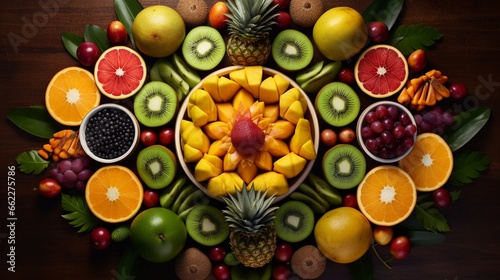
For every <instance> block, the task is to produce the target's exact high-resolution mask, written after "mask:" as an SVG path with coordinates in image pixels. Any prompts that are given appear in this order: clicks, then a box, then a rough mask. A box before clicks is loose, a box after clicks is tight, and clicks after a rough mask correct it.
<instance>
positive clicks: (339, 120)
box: [314, 82, 361, 127]
mask: <svg viewBox="0 0 500 280" xmlns="http://www.w3.org/2000/svg"><path fill="white" fill-rule="evenodd" d="M314 106H315V107H316V111H317V112H318V113H319V115H320V116H321V118H322V119H323V120H324V121H325V122H327V123H328V124H330V125H332V126H336V127H341V126H345V125H348V124H350V123H351V122H352V121H354V120H355V119H356V117H357V116H358V114H359V109H360V106H361V102H360V100H359V97H358V95H357V94H356V92H355V91H354V90H353V89H352V88H351V87H350V86H349V85H347V84H345V83H342V82H331V83H328V84H326V85H325V86H324V87H322V88H321V90H320V91H319V92H318V94H317V95H316V100H315V103H314Z"/></svg>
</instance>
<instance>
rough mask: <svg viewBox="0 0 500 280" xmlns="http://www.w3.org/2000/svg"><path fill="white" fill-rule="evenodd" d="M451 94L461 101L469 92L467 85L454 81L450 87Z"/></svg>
mask: <svg viewBox="0 0 500 280" xmlns="http://www.w3.org/2000/svg"><path fill="white" fill-rule="evenodd" d="M449 90H450V96H451V98H453V100H456V101H461V100H463V99H464V98H465V97H466V96H467V93H468V90H467V86H466V85H465V84H463V83H454V84H451V85H450V87H449Z"/></svg>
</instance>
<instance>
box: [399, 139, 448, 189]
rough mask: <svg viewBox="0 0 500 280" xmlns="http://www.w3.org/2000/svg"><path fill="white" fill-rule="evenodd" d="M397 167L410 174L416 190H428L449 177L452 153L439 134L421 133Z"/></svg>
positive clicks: (436, 187) (443, 182)
mask: <svg viewBox="0 0 500 280" xmlns="http://www.w3.org/2000/svg"><path fill="white" fill-rule="evenodd" d="M399 167H401V168H402V169H403V170H404V171H406V172H407V173H408V174H409V175H410V177H411V178H412V179H413V181H414V182H415V186H416V187H417V190H418V191H422V192H430V191H433V190H436V189H438V188H440V187H441V186H443V185H444V184H445V183H446V181H448V178H450V175H451V171H452V170H453V153H452V151H451V149H450V146H448V144H447V143H446V141H444V139H443V138H442V137H441V136H439V135H437V134H435V133H422V134H420V135H418V136H417V140H416V141H415V146H414V147H413V149H412V150H411V152H410V153H409V154H408V155H407V156H406V157H404V158H403V159H401V160H400V161H399Z"/></svg>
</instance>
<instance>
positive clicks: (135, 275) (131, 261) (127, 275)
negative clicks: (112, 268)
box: [114, 246, 145, 280]
mask: <svg viewBox="0 0 500 280" xmlns="http://www.w3.org/2000/svg"><path fill="white" fill-rule="evenodd" d="M144 264H145V263H144V259H143V258H141V257H140V256H139V255H138V254H137V252H136V251H135V250H134V248H133V246H128V247H127V248H125V250H123V252H122V255H121V257H120V262H119V263H118V269H117V271H116V275H114V276H115V277H116V280H127V279H128V280H131V279H140V278H141V274H142V268H143V266H144ZM114 274H115V273H114Z"/></svg>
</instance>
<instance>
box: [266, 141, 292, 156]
mask: <svg viewBox="0 0 500 280" xmlns="http://www.w3.org/2000/svg"><path fill="white" fill-rule="evenodd" d="M265 142H266V148H267V151H268V152H269V153H270V154H271V155H273V156H275V157H282V156H284V155H286V154H288V153H289V152H290V149H289V148H288V144H287V143H286V142H285V141H283V140H281V139H276V138H274V137H271V136H266V138H265Z"/></svg>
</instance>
